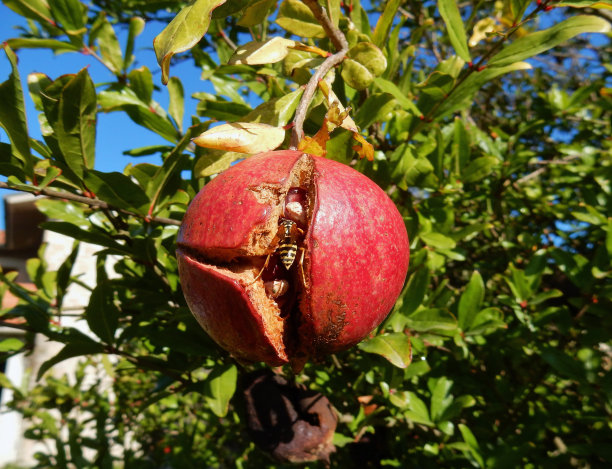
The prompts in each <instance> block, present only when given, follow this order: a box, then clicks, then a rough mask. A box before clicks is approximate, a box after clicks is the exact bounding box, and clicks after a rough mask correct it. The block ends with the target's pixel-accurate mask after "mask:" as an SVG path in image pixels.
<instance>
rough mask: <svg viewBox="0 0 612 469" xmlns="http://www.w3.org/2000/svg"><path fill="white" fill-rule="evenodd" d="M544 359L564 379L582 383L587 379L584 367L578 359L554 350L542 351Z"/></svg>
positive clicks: (546, 349)
mask: <svg viewBox="0 0 612 469" xmlns="http://www.w3.org/2000/svg"><path fill="white" fill-rule="evenodd" d="M542 359H543V360H544V361H545V362H546V363H548V364H549V365H550V366H551V367H553V369H554V370H555V371H556V372H557V373H559V374H560V375H561V376H562V377H564V378H569V379H572V380H574V381H582V380H584V378H585V374H584V367H583V365H582V364H581V363H580V362H579V361H578V360H576V359H574V358H572V357H570V356H569V355H567V354H565V353H563V352H561V351H560V350H556V349H553V348H545V349H544V350H542Z"/></svg>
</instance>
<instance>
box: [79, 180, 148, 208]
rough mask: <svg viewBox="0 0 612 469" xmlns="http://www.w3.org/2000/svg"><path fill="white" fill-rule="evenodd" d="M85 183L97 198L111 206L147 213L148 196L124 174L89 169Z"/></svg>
mask: <svg viewBox="0 0 612 469" xmlns="http://www.w3.org/2000/svg"><path fill="white" fill-rule="evenodd" d="M85 184H86V185H87V187H88V188H89V189H90V190H91V191H93V193H94V194H96V197H97V198H98V199H101V200H104V201H105V202H108V204H109V205H111V206H113V207H116V208H123V209H126V210H133V211H135V212H137V213H140V214H143V215H146V213H147V208H148V204H149V198H148V197H147V195H146V194H145V193H144V191H143V190H142V189H141V188H140V186H138V185H137V184H136V183H135V182H134V181H133V180H132V179H131V178H129V177H128V176H126V175H125V174H122V173H118V172H114V171H113V172H109V173H105V172H102V171H95V170H90V171H87V172H86V173H85Z"/></svg>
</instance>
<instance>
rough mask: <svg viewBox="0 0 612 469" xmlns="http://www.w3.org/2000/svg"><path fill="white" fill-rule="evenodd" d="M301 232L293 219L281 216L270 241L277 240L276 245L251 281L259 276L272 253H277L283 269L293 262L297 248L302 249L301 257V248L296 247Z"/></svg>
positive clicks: (302, 232)
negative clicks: (276, 230) (276, 229)
mask: <svg viewBox="0 0 612 469" xmlns="http://www.w3.org/2000/svg"><path fill="white" fill-rule="evenodd" d="M303 234H304V231H303V230H302V229H301V228H300V227H299V226H297V223H295V222H294V221H293V220H289V219H288V218H281V220H280V223H279V227H278V232H277V233H276V236H275V238H274V240H273V241H272V243H271V244H274V242H275V241H276V240H278V245H277V246H276V249H274V251H272V252H271V253H270V254H268V257H267V258H266V262H265V263H264V265H263V267H262V268H261V270H260V271H259V273H258V274H257V277H255V279H253V281H252V282H251V283H254V282H255V281H256V280H257V279H258V278H259V277H261V275H262V274H263V272H264V270H266V267H268V263H269V262H270V257H272V254H274V253H277V254H278V257H279V258H280V260H281V262H282V263H283V266H285V269H287V270H289V269H290V268H291V266H292V265H293V263H294V262H295V257H296V254H297V251H298V249H301V250H302V258H303V248H298V240H299V237H300V236H302V235H303ZM301 262H302V261H301V260H300V264H301ZM302 276H303V273H302Z"/></svg>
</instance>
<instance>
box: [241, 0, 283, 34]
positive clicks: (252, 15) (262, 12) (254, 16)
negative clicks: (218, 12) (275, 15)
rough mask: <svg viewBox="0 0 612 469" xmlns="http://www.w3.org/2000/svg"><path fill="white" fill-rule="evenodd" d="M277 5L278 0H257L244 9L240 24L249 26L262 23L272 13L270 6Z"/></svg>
mask: <svg viewBox="0 0 612 469" xmlns="http://www.w3.org/2000/svg"><path fill="white" fill-rule="evenodd" d="M275 5H276V0H255V1H253V2H251V3H250V4H249V6H248V7H246V8H245V9H244V12H243V13H242V16H241V17H240V19H239V20H238V25H239V26H245V27H247V28H249V27H252V26H255V25H258V24H261V23H262V22H263V20H264V19H265V18H266V17H267V16H268V13H270V8H272V7H273V6H275Z"/></svg>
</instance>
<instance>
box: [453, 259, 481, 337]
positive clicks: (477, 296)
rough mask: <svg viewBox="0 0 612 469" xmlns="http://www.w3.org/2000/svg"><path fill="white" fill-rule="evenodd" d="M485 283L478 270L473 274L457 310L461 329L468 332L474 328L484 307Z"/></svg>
mask: <svg viewBox="0 0 612 469" xmlns="http://www.w3.org/2000/svg"><path fill="white" fill-rule="evenodd" d="M484 288H485V286H484V282H483V281H482V276H481V275H480V272H478V271H477V270H475V271H474V273H472V277H471V278H470V281H469V282H468V284H467V287H466V288H465V291H464V292H463V293H462V294H461V298H459V306H458V308H457V319H458V321H459V327H460V328H461V329H462V330H464V331H467V330H469V329H470V327H471V326H472V323H473V322H474V318H475V317H476V315H477V314H478V312H479V311H480V308H481V307H482V302H483V300H484Z"/></svg>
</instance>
